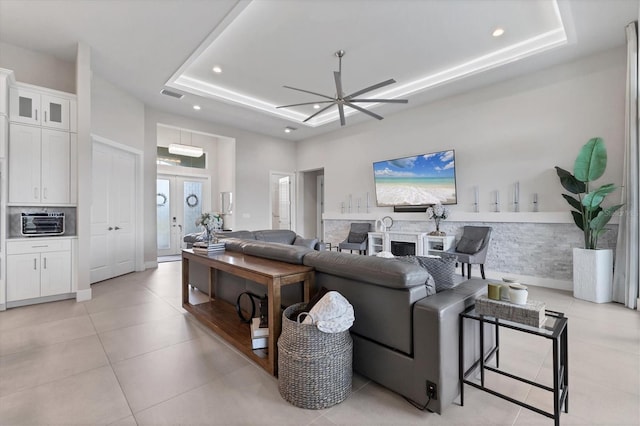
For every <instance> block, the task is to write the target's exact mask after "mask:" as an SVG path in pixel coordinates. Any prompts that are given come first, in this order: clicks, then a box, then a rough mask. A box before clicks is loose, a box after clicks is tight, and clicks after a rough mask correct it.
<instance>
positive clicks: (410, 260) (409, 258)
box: [396, 256, 437, 296]
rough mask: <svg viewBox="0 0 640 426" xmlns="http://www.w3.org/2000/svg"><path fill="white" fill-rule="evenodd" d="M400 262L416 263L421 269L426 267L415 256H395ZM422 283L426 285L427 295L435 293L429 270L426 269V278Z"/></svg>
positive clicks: (433, 281)
mask: <svg viewBox="0 0 640 426" xmlns="http://www.w3.org/2000/svg"><path fill="white" fill-rule="evenodd" d="M396 259H398V260H399V261H400V262H405V263H411V264H413V265H418V266H420V267H421V268H422V269H426V268H425V266H424V265H423V264H422V263H421V262H420V260H419V259H418V258H417V257H416V256H400V257H396ZM424 285H425V286H426V287H427V296H431V295H432V294H436V289H437V287H436V283H435V280H434V278H433V276H432V275H431V272H429V270H428V269H427V280H426V281H425V282H424Z"/></svg>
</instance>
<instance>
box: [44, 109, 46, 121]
mask: <svg viewBox="0 0 640 426" xmlns="http://www.w3.org/2000/svg"><path fill="white" fill-rule="evenodd" d="M44 122H45V123H46V122H47V111H45V112H44Z"/></svg>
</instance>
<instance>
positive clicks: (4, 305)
mask: <svg viewBox="0 0 640 426" xmlns="http://www.w3.org/2000/svg"><path fill="white" fill-rule="evenodd" d="M6 310H7V305H6V304H4V303H0V311H6Z"/></svg>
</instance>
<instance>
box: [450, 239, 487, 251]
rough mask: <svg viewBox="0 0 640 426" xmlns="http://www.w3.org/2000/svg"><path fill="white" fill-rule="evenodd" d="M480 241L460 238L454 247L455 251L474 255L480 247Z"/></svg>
mask: <svg viewBox="0 0 640 426" xmlns="http://www.w3.org/2000/svg"><path fill="white" fill-rule="evenodd" d="M482 242H483V240H482V239H479V240H472V239H471V238H467V237H462V238H461V239H460V241H458V245H456V251H458V252H460V253H467V254H474V253H477V252H478V251H480V247H482Z"/></svg>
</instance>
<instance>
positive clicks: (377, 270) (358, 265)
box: [304, 251, 429, 288]
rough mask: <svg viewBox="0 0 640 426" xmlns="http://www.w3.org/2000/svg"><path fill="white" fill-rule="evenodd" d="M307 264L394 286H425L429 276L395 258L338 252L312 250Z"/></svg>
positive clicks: (374, 282)
mask: <svg viewBox="0 0 640 426" xmlns="http://www.w3.org/2000/svg"><path fill="white" fill-rule="evenodd" d="M304 264H305V265H307V266H313V267H314V268H316V271H320V272H326V273H329V274H334V275H340V276H342V277H346V278H350V279H354V280H359V281H366V282H368V283H371V284H376V285H380V286H384V287H392V288H408V287H415V286H424V285H425V282H426V281H427V276H428V275H429V274H428V273H427V272H426V271H424V270H422V269H421V268H416V267H415V266H412V265H408V264H406V263H402V262H397V261H395V260H393V259H384V258H380V257H375V256H360V255H357V254H349V253H340V252H334V251H314V252H311V253H308V254H307V255H306V256H305V257H304Z"/></svg>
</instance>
